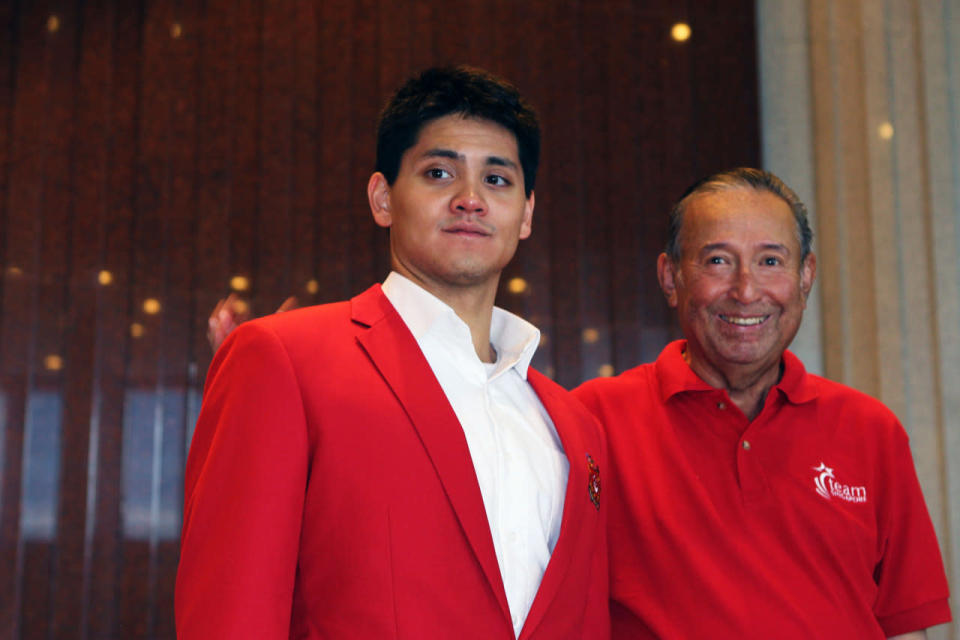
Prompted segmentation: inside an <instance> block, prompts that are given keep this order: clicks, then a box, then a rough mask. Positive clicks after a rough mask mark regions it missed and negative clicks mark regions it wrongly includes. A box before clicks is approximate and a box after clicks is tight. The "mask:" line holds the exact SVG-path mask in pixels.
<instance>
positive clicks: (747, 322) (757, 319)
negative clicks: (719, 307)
mask: <svg viewBox="0 0 960 640" xmlns="http://www.w3.org/2000/svg"><path fill="white" fill-rule="evenodd" d="M769 317H770V316H769V315H766V316H747V317H743V316H725V315H723V314H720V319H721V320H723V321H724V322H726V323H727V324H732V325H735V326H738V327H754V326H756V325H758V324H761V323H763V322H764V321H766V319H767V318H769Z"/></svg>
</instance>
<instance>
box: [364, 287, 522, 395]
mask: <svg viewBox="0 0 960 640" xmlns="http://www.w3.org/2000/svg"><path fill="white" fill-rule="evenodd" d="M382 289H383V293H384V295H385V296H387V300H389V301H390V304H392V305H393V307H394V308H395V309H396V310H397V313H398V314H400V318H401V319H402V320H403V322H404V324H406V325H407V328H408V329H410V333H412V334H413V337H414V339H415V340H416V341H417V342H418V343H419V342H420V341H421V340H422V339H423V338H424V337H425V336H427V335H428V334H430V333H431V332H432V331H437V330H438V327H441V326H444V325H445V326H446V327H450V326H456V327H460V328H461V329H462V330H461V333H462V331H466V335H467V341H468V342H469V335H470V329H469V327H467V325H466V323H465V322H464V321H463V320H461V319H460V318H459V316H457V314H456V312H454V310H453V309H452V308H451V307H450V305H448V304H446V303H445V302H443V301H442V300H440V298H438V297H436V296H435V295H433V294H432V293H430V292H429V291H427V290H426V289H424V288H423V287H421V286H420V285H418V284H416V283H415V282H413V281H412V280H410V279H409V278H407V277H405V276H402V275H400V274H399V273H397V272H396V271H391V272H390V275H388V276H387V279H386V280H384V282H383V286H382ZM490 344H491V345H493V349H494V351H496V352H497V366H496V369H495V371H494V373H493V374H492V375H491V376H490V377H491V378H492V377H494V376H498V375H500V374H501V373H502V372H503V371H506V370H507V369H510V368H513V369H516V370H517V373H519V374H520V377H522V378H523V379H524V380H526V378H527V369H528V368H529V367H530V361H531V360H532V359H533V354H534V353H536V350H537V346H538V345H539V344H540V330H539V329H537V328H536V327H535V326H533V325H532V324H530V323H529V322H527V321H526V320H524V319H523V318H521V317H519V316H516V315H514V314H512V313H510V312H509V311H506V310H504V309H501V308H500V307H494V308H493V315H492V316H491V319H490ZM468 348H469V350H470V352H471V353H474V351H473V344H472V343H470V344H469V345H468ZM474 356H476V354H475V353H474Z"/></svg>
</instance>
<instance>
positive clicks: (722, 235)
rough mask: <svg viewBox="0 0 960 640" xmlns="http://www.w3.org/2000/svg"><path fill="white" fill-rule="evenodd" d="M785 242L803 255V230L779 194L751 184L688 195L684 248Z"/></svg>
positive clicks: (684, 225)
mask: <svg viewBox="0 0 960 640" xmlns="http://www.w3.org/2000/svg"><path fill="white" fill-rule="evenodd" d="M712 244H730V245H732V246H738V247H747V246H762V245H774V244H781V245H784V246H786V247H787V248H788V249H789V250H790V252H791V253H794V252H795V253H796V254H797V255H798V256H799V254H800V249H801V247H800V244H801V238H800V229H799V227H798V225H797V222H796V220H795V218H794V215H793V211H792V210H791V208H790V205H789V204H788V203H787V202H786V200H784V199H783V198H781V197H780V196H779V195H777V194H775V193H773V192H770V191H767V190H765V189H755V188H753V187H750V186H739V185H727V184H719V185H716V186H715V187H714V186H711V188H709V189H707V190H702V191H698V192H697V193H693V194H690V195H689V196H688V197H687V200H686V202H685V203H684V207H683V217H682V224H681V226H680V245H681V250H682V251H683V252H684V253H686V252H687V251H689V250H693V251H698V250H699V249H700V248H701V247H702V246H704V245H712Z"/></svg>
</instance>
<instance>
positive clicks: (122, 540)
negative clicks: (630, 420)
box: [0, 0, 759, 639]
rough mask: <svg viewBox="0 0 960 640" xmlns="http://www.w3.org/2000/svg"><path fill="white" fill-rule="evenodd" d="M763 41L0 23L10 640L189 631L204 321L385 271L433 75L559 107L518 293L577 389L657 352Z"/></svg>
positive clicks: (548, 120)
mask: <svg viewBox="0 0 960 640" xmlns="http://www.w3.org/2000/svg"><path fill="white" fill-rule="evenodd" d="M54 15H55V16H56V24H55V25H54V23H53V22H52V21H51V16H54ZM753 20H754V17H753V3H752V2H750V1H749V0H734V2H732V3H731V2H724V3H722V4H721V3H720V2H719V0H711V2H708V3H694V2H679V3H678V2H668V1H667V0H655V1H653V2H641V1H639V0H598V1H597V2H585V1H583V0H579V1H575V0H571V1H568V2H554V1H553V0H530V1H529V2H515V1H513V0H494V1H493V2H489V1H488V2H483V1H481V0H464V1H463V2H457V3H447V2H440V1H439V0H424V1H420V0H398V1H396V2H390V1H388V0H324V1H322V2H321V1H320V0H282V1H279V2H265V1H264V0H239V1H229V2H228V1H227V0H207V1H206V2H203V3H190V2H183V1H182V0H150V1H142V2H122V1H120V0H80V1H72V2H71V1H70V0H46V1H38V2H8V3H2V4H0V269H2V271H0V394H2V395H0V473H2V483H0V637H4V638H7V637H9V638H27V637H46V638H74V637H76V638H90V639H98V638H102V639H107V638H118V637H122V638H151V639H152V638H173V637H174V635H175V632H174V620H173V611H172V609H173V587H174V581H175V572H176V562H177V536H178V531H179V525H180V517H181V516H180V510H181V508H182V504H181V503H182V467H183V464H184V459H185V454H186V450H187V447H188V446H189V439H190V434H191V432H192V425H193V421H194V419H195V416H196V413H197V411H198V410H199V402H200V386H201V385H202V383H203V378H204V372H205V371H206V368H207V366H208V364H209V362H210V358H211V353H210V350H209V346H208V345H207V341H206V336H205V333H206V326H207V315H208V314H209V312H210V310H211V309H212V308H213V305H214V304H215V303H216V301H217V300H218V299H219V298H222V297H224V296H225V295H226V294H227V293H229V291H230V287H231V284H230V283H231V278H232V277H233V276H235V275H241V276H245V277H247V278H248V279H249V280H250V284H251V288H250V290H248V291H244V292H241V295H242V296H243V297H244V299H245V300H246V301H248V302H250V304H251V305H252V310H253V312H254V314H257V315H259V314H264V313H268V312H272V311H273V310H274V309H275V308H276V306H277V305H278V304H279V303H280V302H281V301H282V300H283V299H284V298H286V297H287V296H288V295H291V294H295V295H297V296H298V297H299V299H300V301H301V303H302V304H313V303H318V302H326V301H331V300H336V299H342V298H345V297H348V296H351V295H354V294H356V293H357V292H359V291H361V290H363V289H365V288H366V287H367V286H369V285H370V284H371V283H372V282H374V281H377V280H380V279H381V278H382V277H383V276H384V275H385V274H386V272H387V270H388V268H389V258H388V233H387V232H386V231H385V230H383V229H380V228H378V227H376V226H375V225H374V224H373V222H372V219H371V217H370V214H369V210H368V206H367V201H366V193H365V187H366V181H367V178H368V176H369V174H370V171H371V170H372V168H373V162H374V148H373V145H374V127H375V120H376V117H377V114H378V112H379V110H380V108H381V107H382V105H383V102H384V100H385V99H386V97H387V96H388V95H389V94H390V93H391V92H392V91H393V90H394V89H395V88H396V87H397V86H398V85H399V84H400V83H401V82H402V81H403V80H404V78H405V77H407V76H408V74H410V73H412V72H414V71H416V70H419V69H421V68H424V67H426V66H429V65H435V64H451V63H461V62H465V63H469V64H473V65H476V66H481V67H485V68H488V69H490V70H491V71H494V72H496V73H499V74H502V75H504V76H505V77H507V78H509V79H511V80H512V81H514V82H515V83H516V84H517V85H518V86H519V87H520V88H521V90H522V92H523V93H524V94H525V95H526V96H527V97H528V99H530V101H531V102H533V103H534V105H535V106H536V107H537V108H538V110H539V112H540V115H541V120H542V124H543V131H544V133H543V153H542V158H541V169H540V173H539V176H538V182H537V188H536V210H535V214H534V226H533V228H534V231H533V237H532V238H530V239H529V240H527V241H525V242H523V243H522V244H521V248H520V251H519V253H518V255H517V257H516V259H515V260H514V262H513V263H511V264H510V265H509V266H508V268H507V269H506V271H505V273H504V276H503V278H502V282H503V285H504V287H502V289H501V292H500V295H499V296H498V303H499V304H501V305H502V306H505V307H507V308H509V309H511V310H514V311H516V312H518V313H520V314H521V315H523V316H525V317H527V318H529V319H531V320H532V321H533V322H534V323H536V324H537V325H538V326H540V327H541V329H542V330H543V335H544V346H543V348H542V349H541V350H540V351H539V353H538V354H537V357H536V359H535V361H534V363H535V365H536V366H538V367H540V368H543V369H545V370H546V371H547V373H549V374H550V375H552V376H554V377H555V378H556V379H557V380H559V381H560V382H561V383H562V384H564V385H567V386H572V385H575V384H577V383H578V382H580V381H581V380H582V379H583V378H585V377H591V376H594V375H597V374H598V373H599V372H603V373H606V372H609V371H611V370H613V371H622V370H624V369H626V368H628V367H630V366H632V365H633V364H635V363H637V362H639V361H641V360H648V359H651V358H652V357H654V356H655V355H656V353H657V352H658V351H659V349H660V348H661V347H662V345H663V344H664V342H665V341H666V340H668V339H669V338H670V337H672V336H674V335H676V327H675V325H674V323H673V321H672V318H671V314H670V312H669V310H668V309H667V308H666V306H665V305H664V303H663V300H662V296H661V294H660V292H659V288H658V286H657V284H656V271H655V261H656V256H657V254H658V253H659V252H660V250H661V246H662V243H663V235H664V233H665V230H666V214H667V209H668V207H669V206H670V203H671V202H672V201H673V199H674V198H676V197H677V196H678V195H679V194H680V192H681V191H682V189H683V188H684V187H686V186H687V185H688V184H689V183H690V182H691V181H692V180H693V179H694V178H696V177H699V175H700V174H701V173H704V172H707V171H713V170H716V169H718V168H721V167H725V166H729V165H734V164H753V163H756V162H757V161H758V157H759V153H758V125H757V113H758V109H757V104H756V102H757V88H756V70H755V67H756V64H755V53H754V46H755V42H754V34H753V29H754V27H753ZM678 21H687V22H689V23H690V25H691V27H692V30H693V32H692V37H691V39H690V40H689V41H688V42H686V43H677V42H674V41H673V40H672V39H671V38H670V27H671V26H672V25H673V24H674V23H675V22H678ZM53 26H56V28H53ZM718 123H722V126H719V125H718ZM101 271H104V272H107V273H109V274H110V277H109V279H108V280H107V281H104V282H101V281H100V280H98V274H100V272H101ZM512 278H522V279H523V280H525V281H526V283H527V287H526V289H524V290H523V291H520V292H510V291H509V290H507V289H506V285H507V284H508V282H509V281H510V280H511V279H512ZM148 298H149V299H156V300H157V301H158V302H159V305H160V309H159V312H158V313H148V312H147V311H146V310H145V308H144V302H145V301H146V300H147V299H148ZM47 356H58V357H59V358H60V361H59V362H60V364H61V365H62V366H60V367H59V368H57V367H56V366H53V368H50V366H51V363H53V364H56V362H57V361H56V360H55V359H54V360H50V359H47V358H46V357H47ZM44 447H46V449H44ZM41 454H42V455H41ZM44 456H45V457H44ZM38 461H39V462H38ZM44 465H46V466H44ZM44 492H46V493H44ZM24 498H26V501H27V502H29V503H30V504H29V509H30V510H32V511H30V514H29V518H28V517H27V515H26V510H27V507H26V505H25V504H24V502H25V500H24ZM44 501H46V502H44ZM44 509H46V511H44ZM38 513H40V514H41V515H43V514H46V515H43V517H46V518H47V520H43V518H41V519H40V520H37V519H36V518H35V516H36V515H37V514H38ZM48 516H49V517H48ZM30 518H34V519H33V520H30ZM25 519H26V521H27V522H26V524H25V525H23V526H22V521H25ZM30 523H33V524H30Z"/></svg>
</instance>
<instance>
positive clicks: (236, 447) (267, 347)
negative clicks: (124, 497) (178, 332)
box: [175, 322, 309, 640]
mask: <svg viewBox="0 0 960 640" xmlns="http://www.w3.org/2000/svg"><path fill="white" fill-rule="evenodd" d="M308 449H309V439H308V436H307V429H306V423H305V417H304V409H303V402H302V399H301V395H300V388H299V384H298V380H297V376H296V373H295V371H294V368H293V366H292V364H291V362H290V359H289V357H288V354H287V351H286V349H285V347H284V345H283V344H282V343H281V341H280V339H279V338H278V337H277V335H276V334H275V333H274V332H273V331H272V329H270V328H269V327H264V326H261V325H260V324H258V323H256V322H253V323H247V324H244V325H243V326H241V327H239V328H238V329H237V330H236V331H234V332H233V334H232V335H231V336H230V337H229V339H228V341H227V343H226V344H224V345H223V347H222V348H221V349H220V350H219V352H218V354H217V356H216V358H215V359H214V361H213V363H212V364H211V368H210V371H209V372H208V375H207V384H206V389H205V392H204V399H203V405H202V407H201V411H200V417H199V419H198V421H197V427H196V430H195V432H194V435H193V440H192V443H191V446H190V452H189V455H188V458H187V467H186V478H185V483H184V484H185V498H184V520H183V531H182V536H181V552H180V565H179V569H178V572H177V582H176V593H175V612H176V626H177V637H178V638H180V639H181V640H192V639H194V638H196V639H203V640H209V639H211V638H233V639H240V640H242V639H244V638H251V639H253V638H256V639H258V640H269V639H271V638H284V639H285V638H287V637H288V634H289V626H290V612H291V606H292V600H293V588H294V580H295V575H296V568H297V552H298V545H299V538H300V528H301V519H302V513H303V502H304V494H305V490H306V482H307V475H308V460H309V451H308Z"/></svg>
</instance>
